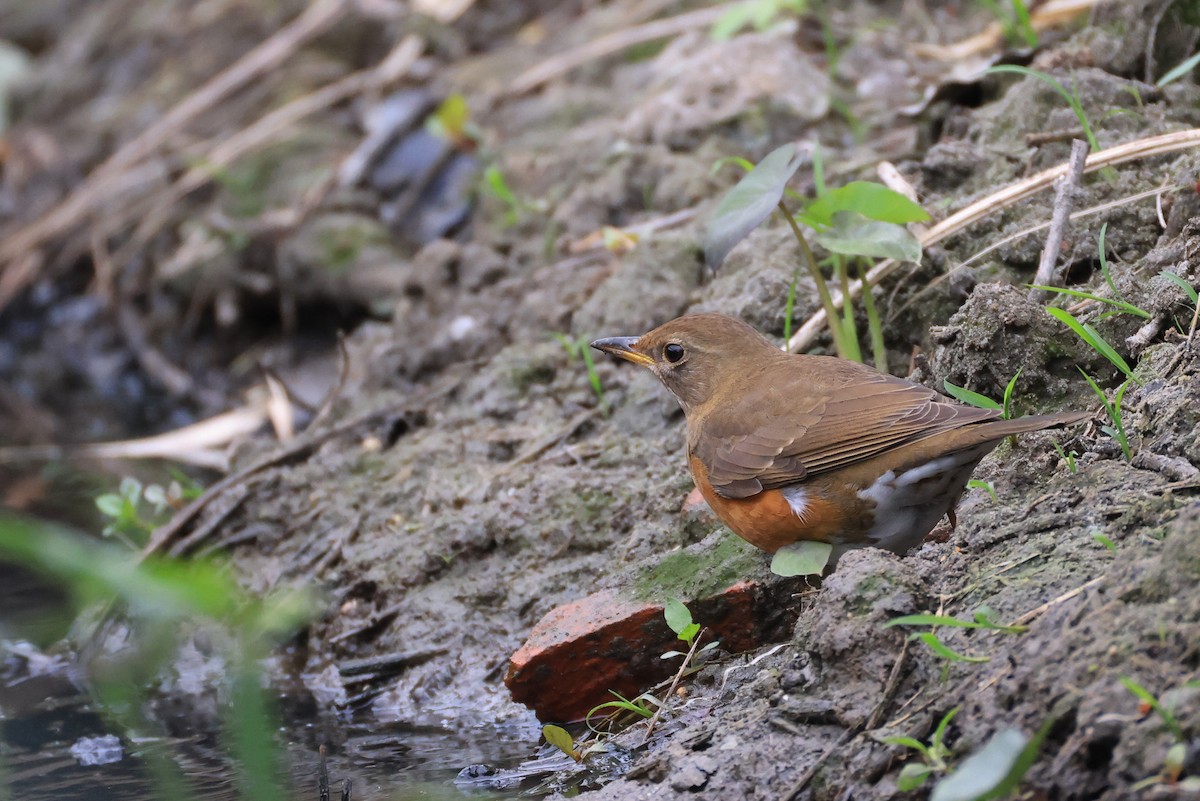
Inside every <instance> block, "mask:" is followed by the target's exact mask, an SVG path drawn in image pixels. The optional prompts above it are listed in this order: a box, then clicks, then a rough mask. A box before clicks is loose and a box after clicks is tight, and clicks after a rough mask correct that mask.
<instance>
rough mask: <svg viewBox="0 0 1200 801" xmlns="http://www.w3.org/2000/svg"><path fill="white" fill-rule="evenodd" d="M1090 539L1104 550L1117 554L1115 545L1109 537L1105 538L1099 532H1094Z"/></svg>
mask: <svg viewBox="0 0 1200 801" xmlns="http://www.w3.org/2000/svg"><path fill="white" fill-rule="evenodd" d="M1092 539H1094V540H1095V541H1096V542H1098V543H1100V544H1101V545H1103V546H1104V547H1105V548H1107V549H1108V550H1110V551H1112V552H1113V553H1116V552H1117V544H1116V543H1115V542H1113V541H1112V538H1111V537H1108V536H1105V535H1104V534H1101V533H1100V532H1099V531H1094V532H1092Z"/></svg>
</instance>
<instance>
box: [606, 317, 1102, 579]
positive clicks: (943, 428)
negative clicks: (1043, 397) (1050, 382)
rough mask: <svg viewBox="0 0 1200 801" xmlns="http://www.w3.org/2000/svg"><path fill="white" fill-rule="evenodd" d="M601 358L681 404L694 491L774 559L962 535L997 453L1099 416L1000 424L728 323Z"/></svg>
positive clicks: (619, 340) (697, 324) (703, 323)
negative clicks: (954, 528)
mask: <svg viewBox="0 0 1200 801" xmlns="http://www.w3.org/2000/svg"><path fill="white" fill-rule="evenodd" d="M592 347H594V348H597V349H598V350H601V351H604V352H605V353H610V354H612V355H614V356H618V357H620V358H622V359H625V360H626V361H631V362H634V363H635V364H640V365H642V366H644V367H648V368H650V369H651V370H652V371H653V372H654V374H655V375H656V376H658V378H659V380H660V381H662V382H663V384H664V385H665V386H666V387H667V389H669V390H670V391H671V393H672V394H673V395H675V397H676V398H677V399H678V400H679V404H680V405H681V406H682V407H683V411H684V414H685V416H686V417H687V435H688V437H687V442H688V463H689V465H690V466H691V470H692V476H693V477H694V478H695V480H696V486H697V487H699V489H700V492H701V494H703V496H704V499H705V500H706V501H707V502H708V505H709V506H710V507H712V510H713V511H714V512H715V513H716V515H717V517H719V518H721V520H723V521H724V522H725V524H726V525H728V526H729V527H730V528H731V529H733V531H734V532H735V533H736V534H738V536H740V537H742V538H743V539H744V540H746V541H747V542H749V543H751V544H753V545H756V546H758V547H759V548H762V549H763V550H765V551H771V552H774V551H776V550H777V549H779V548H781V547H782V546H784V545H788V544H791V543H794V542H797V541H799V540H818V541H821V542H827V543H830V544H832V545H833V546H834V558H836V556H837V555H839V554H840V553H842V552H844V551H846V550H848V549H850V548H856V547H862V546H868V545H873V546H876V547H879V548H886V549H888V550H890V551H894V552H896V553H904V552H905V551H907V550H909V549H910V548H912V547H914V546H916V545H918V544H920V543H921V542H922V541H923V540H924V538H925V536H926V535H927V534H929V532H930V530H931V529H932V528H933V527H934V526H935V525H936V524H937V522H938V521H939V520H940V519H941V518H942V516H943V515H950V517H951V521H952V522H953V514H954V506H955V504H956V503H957V501H958V499H959V497H960V496H961V495H962V493H963V490H964V488H965V487H966V485H967V482H968V481H969V480H970V478H971V473H972V471H974V469H975V466H976V465H978V464H979V461H980V460H981V459H982V458H983V457H984V456H986V455H987V454H988V453H990V452H991V450H992V449H993V448H995V447H996V446H997V445H998V444H999V443H1000V441H1001V440H1002V439H1004V438H1005V437H1007V436H1010V435H1012V434H1020V433H1023V432H1026V431H1036V430H1038V429H1042V428H1049V427H1052V426H1060V425H1067V424H1070V423H1076V422H1079V421H1081V420H1086V419H1087V418H1088V417H1089V416H1090V415H1089V414H1088V413H1087V412H1062V413H1059V414H1046V415H1034V416H1031V417H1023V418H1020V419H1018V420H1002V419H1000V412H998V411H995V410H990V409H978V408H975V407H973V406H964V405H962V404H959V403H956V402H954V401H951V400H950V399H949V398H947V397H944V396H942V395H939V394H938V393H936V392H934V391H933V390H931V389H928V388H926V387H923V386H921V385H919V384H914V383H912V382H911V381H906V380H904V379H902V378H896V377H894V376H890V375H886V374H884V373H880V372H878V371H876V370H873V369H871V368H870V367H867V366H865V365H862V364H858V363H856V362H851V361H847V360H845V359H838V358H833V357H830V356H807V355H799V354H789V353H785V352H783V351H781V350H780V349H779V348H778V347H776V346H775V345H773V344H772V343H771V342H770V341H769V340H768V339H767V338H766V337H764V336H762V335H761V334H759V333H758V332H757V331H755V330H754V329H753V328H751V327H750V326H749V325H747V324H746V323H744V322H742V321H741V320H737V319H734V318H732V317H726V316H724V315H720V314H696V315H692V316H688V317H680V318H678V319H676V320H672V321H671V322H669V323H666V324H664V325H662V326H660V327H658V328H656V329H654V330H653V331H651V332H649V333H648V334H643V335H642V336H640V337H611V338H608V339H598V340H596V341H595V342H593V343H592Z"/></svg>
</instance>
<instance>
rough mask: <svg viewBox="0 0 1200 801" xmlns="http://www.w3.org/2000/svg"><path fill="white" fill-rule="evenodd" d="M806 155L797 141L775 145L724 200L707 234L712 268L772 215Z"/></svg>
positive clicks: (706, 249) (707, 257) (708, 260)
mask: <svg viewBox="0 0 1200 801" xmlns="http://www.w3.org/2000/svg"><path fill="white" fill-rule="evenodd" d="M807 156H808V149H807V148H802V147H800V146H799V145H797V144H796V143H794V142H793V143H790V144H786V145H784V146H783V147H778V148H775V149H774V150H772V151H771V152H770V153H768V154H767V155H766V157H765V158H764V159H763V160H762V161H760V162H759V163H758V164H757V165H756V166H755V167H754V169H752V170H751V171H750V172H748V173H746V174H745V175H744V176H742V180H740V181H738V182H737V186H735V187H733V189H730V190H729V192H728V193H727V194H726V195H725V197H724V198H722V199H721V202H720V204H719V205H718V206H717V209H716V211H714V212H713V216H712V218H711V219H709V221H708V230H707V231H706V232H705V235H704V261H705V262H706V263H707V264H708V266H709V268H711V269H713V270H715V269H717V268H718V267H720V266H721V264H722V262H724V261H725V257H726V256H728V255H729V251H731V250H733V248H734V246H735V245H737V243H738V242H741V241H742V240H743V239H745V238H746V237H747V236H749V234H750V232H751V231H753V230H754V229H755V228H757V227H758V226H759V224H760V223H762V221H763V220H765V219H767V217H769V216H771V212H772V211H774V210H775V207H776V206H778V205H779V201H780V199H781V198H782V197H783V190H784V187H786V186H787V182H788V181H789V180H790V179H791V177H792V176H793V175H795V174H796V170H798V169H800V165H801V164H802V163H803V162H804V159H805V158H806V157H807Z"/></svg>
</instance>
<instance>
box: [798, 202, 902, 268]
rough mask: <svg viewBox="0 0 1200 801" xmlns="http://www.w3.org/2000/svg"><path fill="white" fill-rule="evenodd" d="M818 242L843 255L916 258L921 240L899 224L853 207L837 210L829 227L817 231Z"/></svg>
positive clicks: (876, 257)
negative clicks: (846, 209) (869, 217)
mask: <svg viewBox="0 0 1200 801" xmlns="http://www.w3.org/2000/svg"><path fill="white" fill-rule="evenodd" d="M815 239H816V240H817V242H819V243H821V246H822V247H824V248H825V249H826V250H828V251H831V252H833V253H840V254H842V255H843V256H867V257H870V258H873V259H895V260H896V261H920V260H921V243H920V242H918V241H917V238H916V237H915V236H913V235H912V232H910V231H909V230H908V229H907V228H905V227H904V226H903V225H898V224H896V223H890V222H880V221H879V220H870V219H867V218H866V217H864V216H863V215H861V214H859V213H858V212H856V211H839V212H837V213H836V214H834V215H833V222H832V223H831V225H830V227H829V228H826V229H825V230H823V231H820V232H818V233H817V235H816V237H815Z"/></svg>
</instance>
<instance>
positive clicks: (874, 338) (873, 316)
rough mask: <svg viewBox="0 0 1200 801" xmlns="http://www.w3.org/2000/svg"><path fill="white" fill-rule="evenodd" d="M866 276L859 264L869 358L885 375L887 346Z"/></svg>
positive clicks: (866, 271)
mask: <svg viewBox="0 0 1200 801" xmlns="http://www.w3.org/2000/svg"><path fill="white" fill-rule="evenodd" d="M867 275H868V270H866V269H864V268H863V265H862V263H861V262H859V269H858V280H859V281H861V282H862V299H863V309H865V310H866V312H867V331H868V332H870V337H871V358H872V360H873V361H874V362H875V369H876V370H878V371H879V372H881V373H886V372H887V367H888V365H887V346H886V345H884V344H883V325H882V323H881V322H880V320H879V312H878V311H877V310H876V308H875V297H874V296H873V295H872V294H871V282H870V281H868V280H867Z"/></svg>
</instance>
